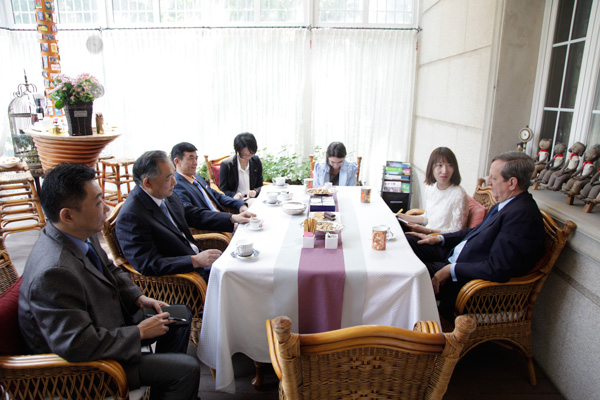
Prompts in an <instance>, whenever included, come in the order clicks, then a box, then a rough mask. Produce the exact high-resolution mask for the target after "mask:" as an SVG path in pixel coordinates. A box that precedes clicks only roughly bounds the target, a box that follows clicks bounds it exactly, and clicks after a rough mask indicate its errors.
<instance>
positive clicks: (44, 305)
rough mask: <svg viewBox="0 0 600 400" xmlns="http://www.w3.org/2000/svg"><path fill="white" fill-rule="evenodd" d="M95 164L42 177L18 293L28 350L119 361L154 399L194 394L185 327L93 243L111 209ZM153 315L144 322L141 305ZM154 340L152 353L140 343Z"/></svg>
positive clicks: (196, 373)
mask: <svg viewBox="0 0 600 400" xmlns="http://www.w3.org/2000/svg"><path fill="white" fill-rule="evenodd" d="M95 175H96V173H95V171H94V170H93V169H92V168H89V167H85V166H81V165H75V164H59V165H57V166H56V167H54V168H53V169H52V170H51V171H50V172H49V173H48V174H47V176H46V178H45V179H44V183H43V186H42V189H41V191H40V199H41V204H42V207H43V209H44V212H45V213H46V217H47V218H48V220H49V223H48V224H47V225H46V227H45V228H44V229H43V230H42V231H41V233H40V236H39V239H38V240H37V242H36V243H35V245H34V247H33V249H32V251H31V254H30V255H29V258H28V259H27V264H26V265H25V270H24V272H23V282H22V285H21V289H20V292H19V326H20V328H21V334H22V337H23V342H24V345H25V347H26V348H27V350H28V353H30V354H42V353H56V354H58V355H59V356H61V357H63V358H64V359H66V360H67V361H70V362H85V361H93V360H99V359H114V360H116V361H118V362H119V363H120V364H121V365H122V366H123V369H124V370H125V373H126V374H127V382H128V385H129V388H130V389H136V388H138V387H140V386H151V388H152V390H151V391H152V398H153V399H154V398H156V399H196V398H197V393H198V383H199V380H200V363H199V361H198V360H197V359H196V358H195V357H193V356H190V355H187V354H181V353H185V352H186V351H187V346H188V338H189V327H187V328H186V327H182V328H177V329H174V328H173V324H174V323H175V322H176V321H173V320H170V319H169V317H171V315H170V314H169V313H167V312H163V310H162V309H161V307H165V306H167V304H166V303H164V302H161V301H157V300H155V299H151V298H148V297H146V296H144V295H143V294H142V292H141V290H140V289H139V288H138V287H137V286H136V285H135V284H133V283H132V282H131V280H130V278H129V275H128V274H126V273H124V272H122V271H121V270H120V269H119V268H117V267H116V266H115V265H114V264H113V262H112V261H111V260H109V259H108V257H107V255H106V253H105V252H104V250H102V247H101V246H100V244H99V242H98V238H97V237H96V235H97V233H98V232H99V231H100V230H101V229H102V227H103V226H104V221H105V220H106V213H107V212H108V210H109V208H108V206H107V205H106V203H104V200H103V199H102V189H101V188H100V186H99V185H98V183H97V181H96V176H95ZM145 309H150V310H152V311H153V312H155V313H156V315H153V316H151V317H150V318H146V319H144V318H143V317H144V316H143V314H142V310H145ZM151 342H156V353H155V354H152V353H142V346H144V345H147V344H149V343H151Z"/></svg>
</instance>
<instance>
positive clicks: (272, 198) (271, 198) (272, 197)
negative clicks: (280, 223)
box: [267, 192, 279, 203]
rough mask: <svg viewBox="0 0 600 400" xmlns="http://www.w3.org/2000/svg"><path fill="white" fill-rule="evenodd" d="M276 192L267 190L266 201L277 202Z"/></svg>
mask: <svg viewBox="0 0 600 400" xmlns="http://www.w3.org/2000/svg"><path fill="white" fill-rule="evenodd" d="M278 194H279V193H277V192H269V193H267V202H268V203H277V195H278Z"/></svg>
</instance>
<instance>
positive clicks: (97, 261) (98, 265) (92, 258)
mask: <svg viewBox="0 0 600 400" xmlns="http://www.w3.org/2000/svg"><path fill="white" fill-rule="evenodd" d="M86 243H87V245H88V251H87V253H85V255H86V256H87V258H88V259H89V260H90V261H91V262H92V264H94V265H95V266H96V268H98V271H100V273H101V274H102V275H104V269H103V268H102V262H100V257H98V253H96V250H94V248H93V247H92V244H91V243H90V242H89V241H86Z"/></svg>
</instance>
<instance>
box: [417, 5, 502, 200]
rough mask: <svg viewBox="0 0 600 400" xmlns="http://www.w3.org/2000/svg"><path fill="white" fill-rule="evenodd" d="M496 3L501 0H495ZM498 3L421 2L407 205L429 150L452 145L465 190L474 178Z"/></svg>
mask: <svg viewBox="0 0 600 400" xmlns="http://www.w3.org/2000/svg"><path fill="white" fill-rule="evenodd" d="M499 1H500V0H499ZM497 9H498V1H496V0H493V1H492V0H490V1H480V0H439V1H423V3H422V14H421V23H420V25H421V27H422V28H423V31H422V32H421V38H420V41H419V54H418V63H417V83H416V94H415V115H414V121H415V123H414V127H413V137H412V152H411V158H412V160H411V161H412V163H413V169H414V171H415V173H416V176H415V178H414V180H413V182H416V183H417V184H416V185H413V193H414V195H413V200H412V207H413V208H416V207H418V206H420V205H422V202H421V198H420V192H421V191H420V187H422V185H423V183H422V182H423V179H424V169H425V167H426V165H427V160H428V159H429V155H430V154H431V151H432V150H433V149H435V148H436V147H439V146H446V147H449V148H450V149H452V151H454V153H455V154H456V157H457V159H458V162H459V168H460V172H461V175H462V178H463V181H462V186H463V187H464V188H465V190H466V191H467V193H472V192H473V191H474V189H475V185H476V181H477V178H478V177H479V171H478V170H479V165H480V157H481V156H480V153H481V148H482V142H483V137H484V134H485V123H486V107H487V103H488V93H489V91H490V78H489V77H490V71H491V70H492V48H493V37H494V26H495V21H496V19H497V13H498V11H497Z"/></svg>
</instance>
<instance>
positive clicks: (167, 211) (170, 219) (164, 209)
mask: <svg viewBox="0 0 600 400" xmlns="http://www.w3.org/2000/svg"><path fill="white" fill-rule="evenodd" d="M160 210H161V211H162V212H164V213H165V215H166V216H167V218H169V221H171V222H172V223H173V225H175V221H173V218H172V217H171V214H170V213H169V210H168V209H167V205H166V204H165V201H164V200H163V202H162V203H160Z"/></svg>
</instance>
